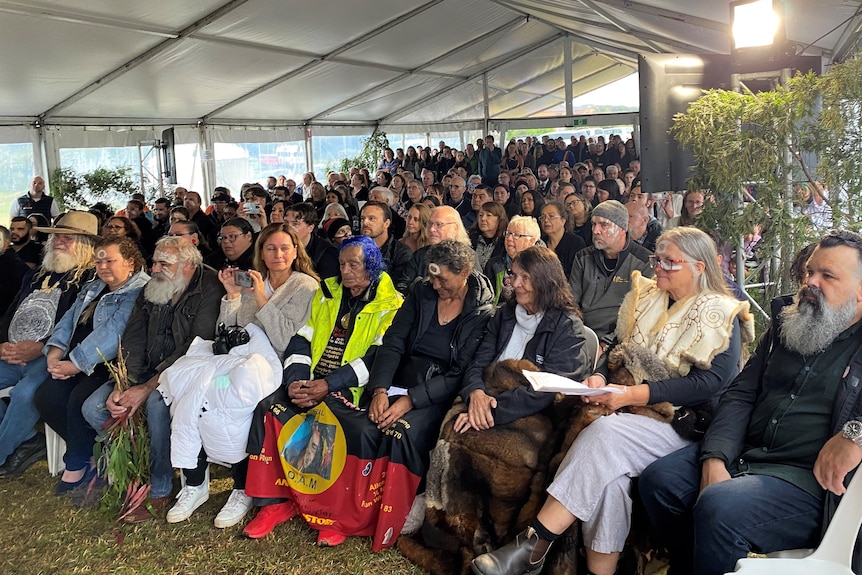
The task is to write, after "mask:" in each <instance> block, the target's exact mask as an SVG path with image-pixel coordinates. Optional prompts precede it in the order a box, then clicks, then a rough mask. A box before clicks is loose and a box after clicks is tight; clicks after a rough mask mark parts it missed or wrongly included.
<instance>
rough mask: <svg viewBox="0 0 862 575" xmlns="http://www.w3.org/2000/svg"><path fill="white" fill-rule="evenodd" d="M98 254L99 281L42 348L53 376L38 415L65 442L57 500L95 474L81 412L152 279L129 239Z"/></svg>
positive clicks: (40, 393)
mask: <svg viewBox="0 0 862 575" xmlns="http://www.w3.org/2000/svg"><path fill="white" fill-rule="evenodd" d="M95 252H96V278H95V279H93V280H92V281H90V282H88V283H86V284H85V285H84V286H83V287H82V288H81V291H80V293H79V294H78V298H77V299H76V300H75V303H74V304H72V307H71V308H70V309H69V311H67V312H66V313H65V315H63V318H62V319H61V320H60V321H59V322H58V323H57V325H56V326H54V332H53V333H52V334H51V337H50V338H49V339H48V343H46V344H45V347H44V348H43V354H44V355H45V357H46V358H47V363H48V374H49V376H48V378H47V379H45V381H44V383H42V385H41V386H40V387H39V389H38V390H37V391H36V395H35V397H34V402H35V404H36V409H38V411H39V415H40V416H41V417H42V419H43V420H44V421H45V423H47V424H48V425H50V426H51V429H53V430H54V431H56V432H57V433H58V434H59V435H60V437H62V438H63V439H64V440H65V441H66V453H65V455H64V456H63V462H64V463H65V467H66V468H65V471H63V475H62V476H61V477H60V481H59V482H58V483H57V487H56V489H55V490H54V494H55V495H61V494H63V493H67V492H69V491H72V490H73V489H75V488H76V487H78V486H85V487H86V485H87V483H88V482H89V480H90V479H91V478H92V477H93V475H94V474H95V473H96V467H95V462H94V461H93V444H94V443H95V440H96V431H95V430H94V429H93V428H92V427H90V426H89V425H88V424H87V422H86V421H85V420H84V417H83V415H82V414H81V406H82V405H83V404H84V400H86V399H87V398H88V397H89V396H90V394H92V393H93V392H94V391H96V389H98V388H99V387H100V386H101V385H102V384H104V383H105V381H107V380H108V379H109V378H110V375H109V374H108V370H107V368H106V367H105V362H107V361H113V360H115V359H116V358H117V347H118V344H119V341H120V336H121V335H123V331H124V330H125V328H126V322H127V321H128V319H129V316H130V315H131V313H132V307H133V306H134V304H135V300H136V299H137V297H138V294H139V293H140V291H141V290H142V289H143V288H144V286H145V285H146V283H147V281H148V280H149V279H150V276H149V275H147V273H146V272H145V271H144V258H143V256H142V255H141V252H140V250H139V249H138V247H137V245H136V244H135V242H134V240H132V239H131V238H126V237H117V238H108V239H103V240H102V241H100V242H99V243H98V244H96V248H95ZM76 502H79V503H83V500H82V499H76Z"/></svg>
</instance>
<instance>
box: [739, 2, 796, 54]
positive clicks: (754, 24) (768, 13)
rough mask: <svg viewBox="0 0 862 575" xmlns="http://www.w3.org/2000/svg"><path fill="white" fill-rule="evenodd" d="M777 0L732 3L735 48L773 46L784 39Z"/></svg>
mask: <svg viewBox="0 0 862 575" xmlns="http://www.w3.org/2000/svg"><path fill="white" fill-rule="evenodd" d="M780 12H781V6H780V3H779V2H777V0H735V1H734V2H731V3H730V22H731V30H732V32H733V49H734V51H736V50H741V49H745V48H756V47H763V46H772V45H773V44H777V43H779V42H781V41H783V40H784V34H783V30H782V24H783V23H782V21H781V17H780Z"/></svg>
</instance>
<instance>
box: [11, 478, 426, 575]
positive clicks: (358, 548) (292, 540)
mask: <svg viewBox="0 0 862 575" xmlns="http://www.w3.org/2000/svg"><path fill="white" fill-rule="evenodd" d="M212 471H213V480H212V482H211V483H210V500H209V501H208V502H207V503H206V504H204V506H203V507H201V508H200V509H199V510H198V511H196V512H195V514H194V515H193V516H192V517H191V519H189V520H188V521H185V522H183V523H178V524H176V525H168V524H167V523H165V521H164V519H163V518H162V519H160V520H156V521H150V522H147V523H144V524H141V525H137V526H133V525H126V524H122V523H117V522H115V521H114V518H115V516H114V515H108V514H106V513H103V512H101V511H99V510H79V509H76V508H74V507H73V506H72V505H71V504H70V503H69V502H68V501H67V500H65V499H61V498H57V497H54V496H53V495H52V493H53V489H54V485H55V483H56V479H55V478H53V477H51V476H50V475H49V474H48V467H47V463H46V462H44V461H42V462H39V463H37V464H36V465H34V466H33V467H31V468H30V469H28V470H27V472H26V473H24V474H23V475H22V476H20V477H17V478H12V479H9V478H0V536H2V540H3V548H2V551H0V574H2V575H17V574H21V575H36V574H45V575H48V574H58V575H67V574H69V575H73V574H78V573H80V574H88V575H90V574H92V575H99V574H112V575H113V574H116V575H127V574H129V575H130V574H135V575H151V574H152V575H156V574H158V575H171V574H186V573H190V574H197V573H201V574H203V573H206V574H213V575H215V574H239V573H243V574H244V573H249V574H285V575H294V574H297V575H299V574H302V575H341V574H343V575H394V574H396V573H397V574H411V575H412V574H415V575H419V574H421V573H422V571H421V570H419V569H417V568H415V567H414V566H413V565H412V564H410V563H409V562H408V561H407V560H406V559H404V558H403V557H401V555H399V554H398V552H397V551H394V550H391V549H390V550H387V551H384V552H382V553H372V552H371V539H370V538H367V537H351V538H349V539H348V540H347V542H346V543H344V544H343V545H341V546H339V547H336V548H334V549H322V548H318V547H316V546H315V545H314V542H315V539H316V533H317V532H316V531H312V530H311V529H310V528H308V527H307V526H305V525H304V524H303V523H302V521H301V520H300V519H297V518H294V519H293V520H291V521H289V522H288V523H286V524H284V525H281V526H279V527H278V528H276V531H275V532H274V533H273V534H272V535H270V536H269V537H267V538H265V539H261V540H257V541H251V540H248V539H244V538H243V537H242V536H241V532H242V524H240V525H237V526H236V527H232V528H229V529H215V528H214V527H213V519H214V518H215V516H216V514H217V513H218V511H219V509H220V508H221V506H222V505H223V504H224V502H225V501H227V497H228V495H229V494H230V488H231V480H230V478H229V472H228V470H226V469H224V468H221V467H218V466H212Z"/></svg>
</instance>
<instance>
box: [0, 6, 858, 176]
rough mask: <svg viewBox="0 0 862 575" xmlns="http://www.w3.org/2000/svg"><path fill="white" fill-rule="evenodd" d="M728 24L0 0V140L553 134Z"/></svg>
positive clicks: (724, 32)
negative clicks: (577, 104) (644, 61)
mask: <svg viewBox="0 0 862 575" xmlns="http://www.w3.org/2000/svg"><path fill="white" fill-rule="evenodd" d="M860 4H862V3H860V2H859V1H851V0H786V2H785V6H786V8H785V11H786V29H787V37H788V39H789V40H792V41H793V42H795V43H796V44H797V45H798V48H799V50H800V51H804V53H805V54H808V55H817V56H822V57H823V58H824V61H825V63H826V64H828V63H830V62H832V61H839V60H841V59H843V58H846V57H847V56H848V55H849V54H851V53H853V52H854V51H855V49H856V45H857V42H858V41H859V28H860V26H862V13H860ZM728 21H729V8H728V4H727V2H723V1H721V0H687V1H685V2H683V1H679V0H636V1H630V0H352V1H348V0H314V1H302V2H300V1H298V0H228V1H226V0H188V1H184V2H169V1H166V0H149V1H147V2H136V1H131V0H42V1H38V2H33V1H25V0H17V1H16V0H11V1H9V0H2V1H0V46H2V53H3V56H2V58H0V102H2V105H0V143H9V142H29V141H32V142H33V143H34V145H35V146H37V148H38V149H40V150H41V151H42V153H41V154H39V155H41V156H43V157H41V158H37V160H36V167H37V169H43V170H44V171H47V169H50V168H52V167H54V166H57V165H59V161H58V155H57V149H58V148H61V147H66V146H80V147H87V146H104V145H130V144H129V142H132V141H139V140H141V139H145V138H146V137H150V138H151V137H153V135H154V134H159V133H160V130H161V129H162V128H164V127H170V126H176V127H177V141H178V142H180V143H182V142H196V143H199V144H200V145H201V146H202V147H203V149H207V146H211V144H212V141H213V140H215V141H233V142H245V141H254V140H255V139H258V140H260V138H263V140H264V141H266V140H268V141H296V140H303V139H305V138H306V135H308V134H310V133H313V134H314V135H319V134H332V133H370V131H371V130H372V129H373V128H374V127H376V126H380V127H381V128H383V129H384V130H388V131H398V132H401V133H404V132H407V131H411V132H419V133H422V132H425V133H428V132H436V131H442V130H445V129H456V130H467V129H471V130H486V129H496V130H505V129H506V128H507V127H508V128H509V129H511V128H513V127H518V126H521V127H525V126H530V125H534V126H535V125H537V124H536V122H537V121H538V120H537V118H542V119H543V120H542V122H540V123H539V124H538V125H541V126H548V125H552V124H556V125H559V126H564V125H566V123H567V121H568V119H569V118H570V117H571V115H572V113H573V111H572V107H571V101H572V99H573V98H575V97H577V96H579V95H582V94H585V93H587V92H589V91H591V90H594V89H596V88H598V87H600V86H603V85H606V84H608V83H610V82H613V81H615V80H618V79H620V78H623V77H626V76H628V75H631V74H633V73H635V72H636V71H637V56H638V54H641V53H659V52H671V53H705V54H710V53H724V54H726V53H728V52H729V51H730V30H729V24H728ZM635 123H636V117H635ZM261 128H264V130H261ZM249 130H255V131H256V133H255V134H254V135H248V134H247V132H248V131H249ZM263 131H267V132H273V133H272V134H270V135H266V136H262V135H261V133H262V132H263ZM45 164H47V165H45Z"/></svg>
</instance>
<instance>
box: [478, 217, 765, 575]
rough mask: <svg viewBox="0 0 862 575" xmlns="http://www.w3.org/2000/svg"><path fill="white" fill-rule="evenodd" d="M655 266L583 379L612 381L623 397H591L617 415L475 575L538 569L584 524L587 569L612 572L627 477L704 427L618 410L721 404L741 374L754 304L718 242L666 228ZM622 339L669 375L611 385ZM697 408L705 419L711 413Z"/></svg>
mask: <svg viewBox="0 0 862 575" xmlns="http://www.w3.org/2000/svg"><path fill="white" fill-rule="evenodd" d="M651 261H652V263H653V265H654V266H655V279H647V278H644V277H642V276H641V275H640V273H639V272H637V271H635V272H633V273H632V282H631V284H632V287H631V290H630V291H629V293H628V295H627V296H626V297H625V299H624V300H623V303H622V305H621V306H620V311H619V318H618V321H617V328H616V338H617V339H616V341H614V343H613V344H612V345H611V347H610V348H609V349H608V350H606V351H605V354H604V355H603V356H602V357H601V359H600V360H599V362H598V367H597V368H596V370H595V373H594V374H593V375H591V376H589V377H587V378H586V379H585V380H584V383H585V384H587V385H588V386H590V387H593V388H599V387H604V386H605V385H609V386H611V387H616V388H618V389H620V390H622V391H623V392H624V393H604V394H602V395H597V396H593V397H590V398H588V400H589V402H591V403H594V404H596V405H600V406H603V407H604V408H606V409H607V410H609V411H610V412H611V414H610V415H607V416H605V417H599V418H598V419H596V420H595V421H593V422H592V423H591V424H589V426H587V427H586V428H585V429H584V430H583V431H581V432H580V434H579V435H578V436H577V437H576V438H575V440H574V442H573V443H572V445H571V447H570V448H569V450H568V452H567V454H566V456H565V459H563V461H562V463H561V464H560V467H559V469H558V470H557V474H556V476H555V478H554V480H553V482H552V483H551V485H550V486H549V487H548V488H547V492H548V498H547V500H546V502H545V504H544V506H543V507H542V509H541V510H540V511H539V513H538V514H537V515H536V517H535V518H534V519H533V520H532V521H531V522H530V524H529V527H527V529H526V530H525V531H523V532H522V533H521V534H519V535H518V536H517V537H516V538H515V540H514V541H513V542H511V543H509V544H508V545H506V546H504V547H502V548H501V549H499V550H497V551H494V552H493V553H488V554H485V555H482V556H480V557H477V558H476V559H475V560H474V561H473V571H474V573H477V574H479V575H505V574H516V573H517V574H522V573H538V572H539V571H540V570H541V568H542V566H543V564H544V561H545V555H546V554H547V552H548V549H549V548H550V546H551V544H552V543H553V542H554V541H555V540H556V539H557V538H558V537H559V536H560V535H562V534H563V533H564V532H566V530H567V529H569V528H570V527H571V526H572V525H573V524H574V523H575V521H576V520H578V519H579V520H580V521H581V527H582V530H583V537H584V543H585V545H586V548H587V550H586V551H587V570H588V571H589V572H590V573H593V574H595V575H612V574H613V573H614V572H615V571H616V568H617V562H618V559H619V555H620V552H621V551H622V550H623V546H624V545H625V541H626V538H627V536H628V532H629V526H630V524H631V479H632V478H633V477H638V476H639V475H640V474H641V472H642V471H643V470H644V468H645V467H646V466H647V465H649V464H650V463H652V462H653V461H655V460H656V459H658V458H660V457H663V456H665V455H667V454H669V453H671V452H673V451H676V450H677V449H680V448H682V447H685V446H686V445H689V444H691V443H692V442H693V441H694V437H696V436H697V435H699V434H702V433H703V431H705V428H706V425H708V421H700V420H699V421H698V422H697V424H695V425H694V426H693V429H692V430H691V433H690V434H687V435H688V436H687V437H682V436H681V435H680V434H679V433H677V431H676V430H675V427H674V426H672V425H671V424H669V423H666V422H664V421H659V420H657V419H653V418H652V417H645V416H644V415H639V414H634V413H625V412H620V411H617V410H619V409H620V408H623V407H627V406H642V405H651V404H655V403H660V402H670V403H672V404H673V405H678V406H700V407H701V408H702V407H703V406H705V405H708V404H711V403H714V402H716V401H717V399H718V398H719V397H720V396H721V393H722V392H723V391H724V389H725V388H726V387H727V385H728V384H729V383H730V382H731V381H732V380H733V378H734V377H735V376H736V374H737V373H738V371H739V364H740V353H741V348H742V344H743V343H745V342H746V341H748V340H750V339H752V338H753V336H754V323H753V318H752V317H751V315H750V314H749V313H748V303H747V302H740V301H738V300H736V299H734V298H733V297H732V296H731V295H730V294H729V293H728V290H727V287H726V284H725V283H724V279H723V278H722V274H721V270H720V268H719V266H718V254H717V253H716V248H715V244H714V243H713V241H712V239H710V237H709V236H708V235H707V234H705V233H704V232H702V231H700V230H698V229H696V228H688V227H683V228H677V229H674V230H669V231H666V232H664V233H663V234H662V235H661V236H660V237H659V239H658V243H657V247H656V253H655V255H654V256H652V260H651ZM621 343H624V344H626V345H629V346H638V347H639V348H642V349H643V350H644V352H643V353H644V354H647V355H648V357H650V358H654V360H655V361H660V362H661V363H662V364H663V365H664V367H665V368H666V370H667V372H668V373H669V374H670V376H669V377H666V378H664V379H661V380H657V381H651V380H649V379H648V376H643V379H642V381H639V380H637V379H636V380H635V383H636V385H632V386H622V385H617V383H616V382H615V381H613V379H612V378H611V379H610V380H609V378H610V375H609V371H608V367H607V360H608V352H609V350H610V349H612V348H614V347H616V346H617V345H619V344H621ZM586 399H587V398H585V401H586ZM700 412H701V413H702V414H704V416H705V419H708V418H709V415H708V414H709V413H711V410H708V409H706V410H702V411H700ZM689 415H692V414H691V413H689ZM692 417H694V415H692Z"/></svg>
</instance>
